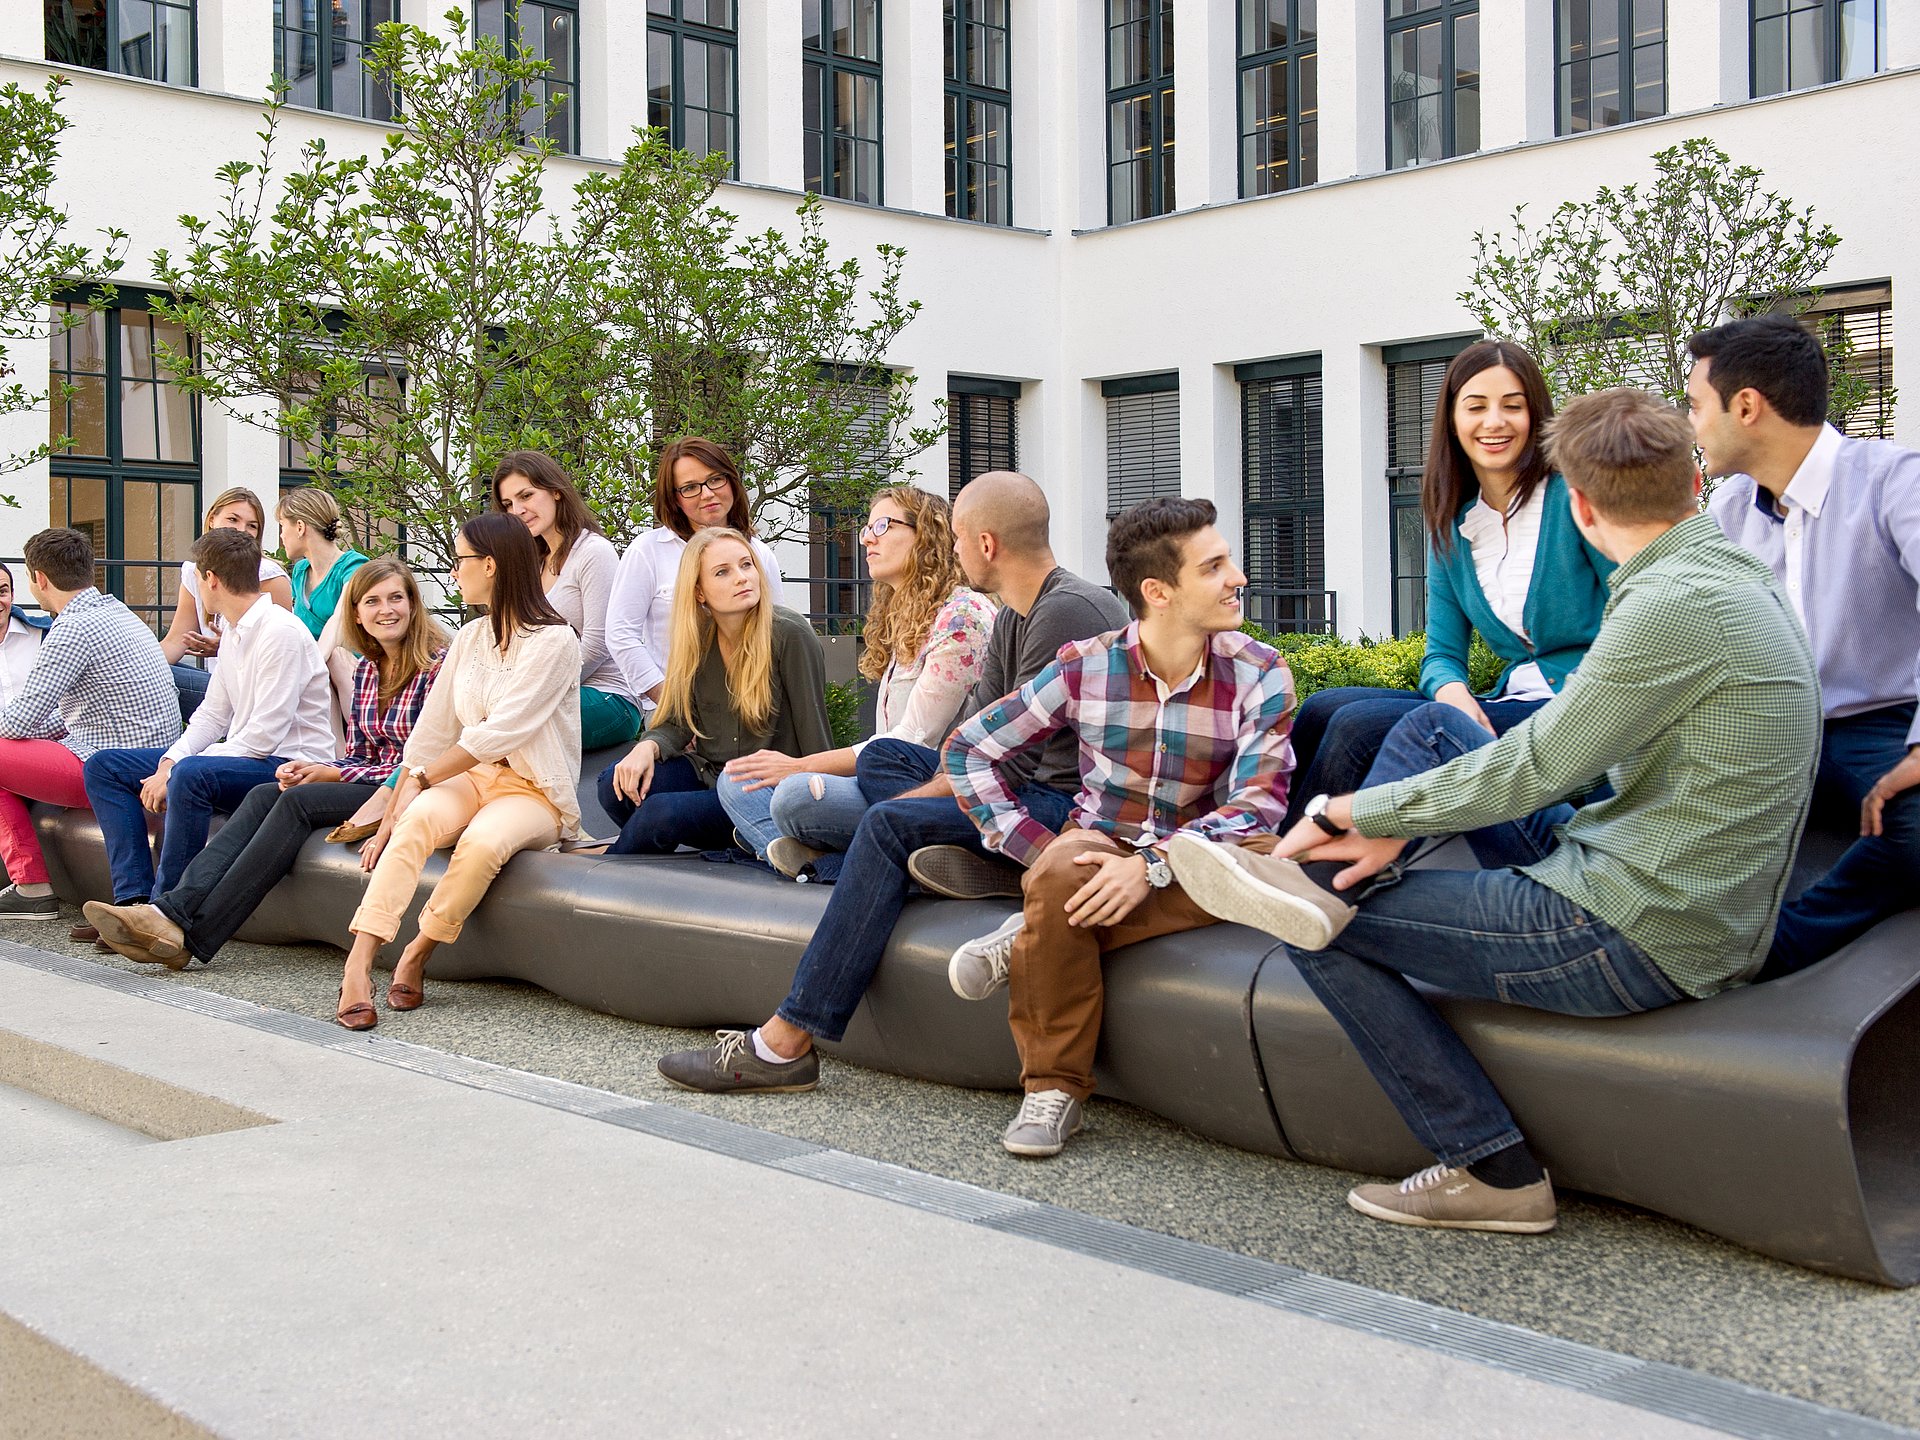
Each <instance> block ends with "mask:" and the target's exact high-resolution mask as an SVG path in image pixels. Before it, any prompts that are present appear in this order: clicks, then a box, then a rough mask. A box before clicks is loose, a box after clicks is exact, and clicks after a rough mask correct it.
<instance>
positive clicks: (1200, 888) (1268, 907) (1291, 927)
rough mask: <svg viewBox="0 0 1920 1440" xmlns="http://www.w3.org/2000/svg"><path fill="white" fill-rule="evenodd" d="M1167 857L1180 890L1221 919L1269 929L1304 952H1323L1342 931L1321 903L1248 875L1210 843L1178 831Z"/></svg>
mask: <svg viewBox="0 0 1920 1440" xmlns="http://www.w3.org/2000/svg"><path fill="white" fill-rule="evenodd" d="M1167 861H1168V863H1169V864H1170V865H1172V866H1173V873H1174V876H1175V877H1176V878H1177V879H1178V880H1179V881H1180V888H1181V889H1183V890H1185V891H1186V892H1187V894H1188V895H1190V896H1192V897H1193V901H1194V903H1195V904H1197V905H1198V906H1199V907H1200V908H1201V909H1202V910H1204V911H1206V912H1207V913H1208V914H1209V915H1212V916H1214V917H1215V918H1217V919H1220V920H1230V921H1232V922H1233V923H1234V924H1236V925H1248V926H1251V927H1252V928H1253V929H1255V930H1262V931H1265V932H1266V933H1267V934H1269V935H1273V936H1276V937H1278V938H1279V939H1281V940H1284V941H1285V942H1286V943H1287V944H1289V945H1297V946H1298V947H1299V948H1300V949H1302V950H1324V949H1326V948H1327V946H1329V945H1331V944H1332V943H1333V939H1334V936H1335V935H1336V934H1338V933H1339V932H1338V931H1337V930H1335V929H1334V926H1333V922H1332V921H1331V920H1329V919H1328V918H1327V915H1326V913H1325V912H1324V911H1322V910H1321V909H1320V908H1319V907H1318V906H1316V905H1314V904H1313V903H1312V902H1311V901H1308V900H1303V899H1301V898H1300V897H1299V896H1298V895H1290V894H1288V893H1287V892H1286V891H1285V890H1281V889H1279V888H1278V887H1276V886H1273V885H1269V884H1267V883H1266V882H1265V881H1263V880H1258V879H1256V878H1254V877H1253V876H1252V875H1249V874H1248V873H1247V872H1246V871H1244V870H1242V869H1241V868H1240V867H1239V866H1238V865H1236V864H1234V863H1233V861H1232V859H1230V858H1229V857H1228V856H1227V855H1225V854H1224V853H1222V848H1221V847H1220V846H1218V845H1215V844H1213V843H1212V842H1211V841H1208V840H1201V839H1198V838H1197V837H1194V836H1190V835H1175V836H1174V837H1173V839H1172V840H1171V841H1170V842H1169V843H1168V845H1167Z"/></svg>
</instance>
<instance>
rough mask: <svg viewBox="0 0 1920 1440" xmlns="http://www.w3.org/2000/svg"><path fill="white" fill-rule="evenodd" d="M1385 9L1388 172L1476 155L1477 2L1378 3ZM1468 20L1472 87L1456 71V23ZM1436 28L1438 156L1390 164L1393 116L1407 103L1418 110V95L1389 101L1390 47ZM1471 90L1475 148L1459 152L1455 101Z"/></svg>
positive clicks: (1395, 0) (1407, 0)
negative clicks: (1399, 8) (1402, 7)
mask: <svg viewBox="0 0 1920 1440" xmlns="http://www.w3.org/2000/svg"><path fill="white" fill-rule="evenodd" d="M1409 3H1411V4H1418V5H1420V6H1421V8H1420V9H1418V10H1413V11H1409V12H1408V13H1406V14H1402V15H1395V14H1394V13H1393V8H1394V6H1395V5H1397V4H1409ZM1382 4H1383V6H1384V7H1385V9H1386V12H1387V14H1386V43H1385V45H1384V46H1383V48H1382V59H1383V60H1384V62H1385V66H1384V71H1385V77H1386V84H1387V93H1386V107H1387V113H1386V122H1387V156H1386V159H1387V168H1388V169H1389V170H1404V169H1407V168H1409V167H1411V166H1414V165H1423V164H1430V163H1432V162H1433V161H1438V160H1452V159H1454V158H1456V157H1458V156H1461V155H1473V154H1477V153H1479V150H1480V141H1481V131H1480V115H1479V95H1480V76H1481V73H1482V72H1481V70H1480V68H1479V67H1480V59H1479V51H1480V43H1479V24H1480V0H1382ZM1463 20H1471V21H1473V24H1474V68H1473V70H1472V71H1471V72H1470V73H1471V74H1472V75H1473V83H1472V85H1471V86H1467V85H1462V84H1460V83H1459V77H1460V74H1461V73H1462V72H1461V70H1460V65H1459V55H1458V40H1459V22H1461V21H1463ZM1436 24H1437V25H1438V26H1439V27H1440V92H1439V99H1440V153H1439V154H1438V155H1436V156H1433V157H1432V158H1431V160H1429V159H1428V158H1427V157H1423V156H1415V157H1413V158H1411V159H1407V160H1401V161H1397V162H1396V161H1395V159H1394V148H1393V147H1394V123H1393V120H1394V110H1395V107H1396V106H1397V105H1405V104H1407V103H1409V101H1411V103H1413V104H1415V105H1416V106H1417V105H1418V102H1419V100H1420V98H1421V97H1419V96H1418V95H1415V96H1412V97H1409V98H1408V99H1406V100H1399V101H1396V100H1395V99H1394V95H1393V48H1394V42H1395V41H1396V40H1397V39H1398V38H1399V37H1400V36H1402V35H1405V34H1408V33H1410V32H1413V31H1417V30H1421V29H1423V28H1425V27H1426V26H1429V25H1436ZM1467 90H1471V91H1472V92H1473V95H1474V135H1473V144H1472V145H1471V146H1469V147H1467V148H1464V149H1463V148H1462V147H1461V144H1460V135H1459V130H1460V104H1459V96H1460V95H1461V94H1462V93H1464V92H1466V91H1467Z"/></svg>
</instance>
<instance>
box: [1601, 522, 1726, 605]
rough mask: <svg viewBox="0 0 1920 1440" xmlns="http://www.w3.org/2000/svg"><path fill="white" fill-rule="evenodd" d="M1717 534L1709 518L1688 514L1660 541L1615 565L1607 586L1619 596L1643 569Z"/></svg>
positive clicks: (1717, 527) (1653, 542)
mask: <svg viewBox="0 0 1920 1440" xmlns="http://www.w3.org/2000/svg"><path fill="white" fill-rule="evenodd" d="M1719 535H1720V527H1719V526H1718V525H1717V524H1715V523H1714V520H1713V517H1712V516H1711V515H1689V516H1688V517H1687V518H1686V519H1684V520H1682V521H1681V522H1680V523H1679V524H1678V525H1676V526H1674V527H1673V528H1672V529H1671V530H1669V531H1667V533H1666V534H1664V535H1662V536H1661V537H1660V538H1659V539H1657V540H1654V541H1652V542H1651V543H1649V544H1648V545H1647V546H1646V547H1645V548H1644V549H1643V550H1641V552H1640V553H1639V554H1638V555H1635V556H1634V557H1633V558H1632V559H1631V560H1628V561H1626V562H1625V563H1623V564H1620V565H1616V566H1615V567H1614V569H1613V573H1612V574H1610V575H1609V576H1607V587H1608V589H1609V591H1610V592H1611V593H1613V594H1615V595H1617V594H1619V593H1620V588H1621V587H1622V586H1623V585H1625V584H1626V583H1627V581H1629V580H1631V579H1632V578H1633V577H1634V576H1635V575H1638V574H1639V573H1640V572H1641V571H1642V570H1645V569H1647V568H1648V567H1649V566H1652V565H1654V564H1656V563H1658V562H1659V561H1661V560H1664V559H1666V557H1667V556H1669V555H1672V554H1674V553H1675V552H1677V551H1680V550H1684V549H1686V548H1687V547H1688V546H1689V545H1693V544H1696V543H1697V542H1699V541H1702V540H1705V539H1708V538H1709V537H1714V536H1719Z"/></svg>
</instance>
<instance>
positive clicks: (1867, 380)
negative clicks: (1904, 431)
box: [1800, 284, 1894, 440]
mask: <svg viewBox="0 0 1920 1440" xmlns="http://www.w3.org/2000/svg"><path fill="white" fill-rule="evenodd" d="M1800 320H1801V323H1802V324H1803V325H1806V326H1807V327H1808V328H1809V329H1810V330H1812V331H1813V333H1814V334H1815V335H1817V336H1819V337H1820V342H1821V344H1823V345H1824V346H1825V347H1826V350H1827V358H1828V359H1829V361H1831V362H1832V363H1833V365H1834V368H1835V369H1836V370H1837V371H1840V372H1843V373H1845V374H1847V375H1850V376H1852V377H1853V378H1854V379H1855V380H1856V381H1858V382H1859V385H1858V386H1857V389H1858V390H1859V391H1860V398H1859V399H1858V400H1857V401H1856V402H1855V403H1854V404H1853V405H1851V406H1850V407H1849V408H1848V409H1847V410H1846V412H1845V413H1844V414H1842V415H1836V416H1834V417H1833V423H1834V424H1835V425H1836V426H1838V427H1839V428H1840V429H1841V430H1842V431H1844V432H1845V433H1846V434H1848V435H1851V436H1852V437H1853V438H1854V439H1856V440H1891V439H1892V438H1893V401H1894V391H1893V286H1892V285H1891V284H1886V285H1852V286H1848V287H1846V288H1845V289H1833V290H1826V291H1823V292H1821V295H1820V298H1819V299H1818V300H1816V301H1815V302H1814V303H1813V306H1812V307H1811V308H1810V309H1808V310H1807V311H1806V312H1805V313H1804V314H1803V315H1802V316H1801V317H1800Z"/></svg>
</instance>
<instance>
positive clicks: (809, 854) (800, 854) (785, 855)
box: [767, 835, 827, 880]
mask: <svg viewBox="0 0 1920 1440" xmlns="http://www.w3.org/2000/svg"><path fill="white" fill-rule="evenodd" d="M826 853H827V852H826V851H824V850H816V849H814V848H813V846H811V845H803V844H802V843H801V842H800V841H798V840H795V839H794V838H793V837H792V836H791V835H779V836H775V837H774V841H773V843H772V844H771V845H769V846H767V864H769V865H771V866H772V867H773V868H774V869H776V870H778V871H779V872H780V873H781V874H782V875H784V876H786V877H787V878H788V879H789V880H798V879H800V878H802V877H803V876H804V875H805V874H806V873H807V867H808V866H810V865H812V864H813V862H814V861H816V860H818V859H819V858H820V857H821V856H822V855H824V854H826Z"/></svg>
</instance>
